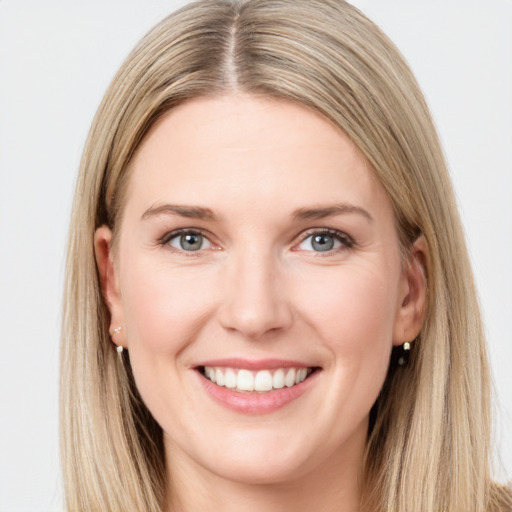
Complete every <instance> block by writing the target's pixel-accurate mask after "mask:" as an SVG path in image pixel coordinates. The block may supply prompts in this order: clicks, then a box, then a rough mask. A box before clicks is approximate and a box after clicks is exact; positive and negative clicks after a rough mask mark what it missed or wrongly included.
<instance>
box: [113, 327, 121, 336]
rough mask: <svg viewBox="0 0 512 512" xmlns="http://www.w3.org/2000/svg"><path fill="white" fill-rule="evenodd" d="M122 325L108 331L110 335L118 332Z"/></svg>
mask: <svg viewBox="0 0 512 512" xmlns="http://www.w3.org/2000/svg"><path fill="white" fill-rule="evenodd" d="M122 329H123V328H122V326H119V327H116V328H115V329H112V330H111V331H110V336H115V335H116V334H119V333H120V332H121V331H122Z"/></svg>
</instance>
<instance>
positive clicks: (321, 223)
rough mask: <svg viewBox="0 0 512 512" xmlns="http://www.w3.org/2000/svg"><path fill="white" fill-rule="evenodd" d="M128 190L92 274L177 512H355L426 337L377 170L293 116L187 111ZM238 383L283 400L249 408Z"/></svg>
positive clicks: (416, 289)
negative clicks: (402, 380)
mask: <svg viewBox="0 0 512 512" xmlns="http://www.w3.org/2000/svg"><path fill="white" fill-rule="evenodd" d="M130 173H131V175H130V178H129V180H130V181H129V185H128V189H127V194H126V197H125V198H124V205H123V215H122V221H121V225H120V227H119V233H118V238H117V240H116V245H115V247H112V246H111V236H112V233H111V232H110V230H109V229H108V228H107V227H105V226H103V227H101V228H99V229H98V230H97V233H96V240H95V243H96V254H97V260H98V265H99V269H100V274H101V276H102V280H103V288H104V294H105V297H106V300H107V303H108V305H109V308H110V312H111V316H112V325H111V327H112V328H115V327H117V326H119V325H122V326H123V329H122V331H121V332H120V333H119V334H116V335H115V336H114V341H115V343H116V344H118V345H122V346H124V347H126V349H127V350H128V351H129V354H130V362H131V365H132V368H133V373H134V376H135V380H136V384H137V387H138V389H139V391H140V394H141V396H142V398H143V400H144V402H145V403H146V405H147V407H148V409H149V410H150V411H151V413H152V414H153V416H154V417H155V419H156V420H157V422H158V423H159V424H160V426H161V427H162V429H163V433H164V445H165V450H166V459H167V466H168V483H169V503H168V506H169V510H173V511H177V510H187V511H196V510H197V511H199V510H205V509H208V510H223V511H227V512H230V511H240V510H243V511H244V512H251V511H253V510H254V511H256V510H258V511H259V510H266V511H287V510H290V511H291V510H293V511H295V512H297V511H299V512H300V511H306V510H308V511H311V510H317V511H324V512H329V511H334V510H336V511H338V512H339V511H345V512H352V511H357V510H359V507H358V502H359V498H360V492H359V485H358V476H359V473H360V470H361V467H362V461H363V454H364V448H365V441H366V435H367V428H368V417H369V411H370V409H371V407H372V404H373V403H374V402H375V400H376V398H377V396H378V393H379V391H380V389H381V387H382V384H383V382H384V379H385V376H386V373H387V370H388V364H389V356H390V351H391V349H392V346H393V345H400V344H402V343H404V342H405V341H411V340H413V339H414V338H415V337H416V335H417V334H418V332H419V330H420V328H421V323H422V318H423V308H424V301H425V279H424V272H423V269H422V264H421V262H422V261H423V258H424V252H425V247H424V243H423V241H422V240H419V241H417V242H416V243H415V244H414V246H413V247H412V248H411V250H410V253H409V255H408V257H406V258H405V260H404V257H403V254H402V253H401V251H400V247H399V244H398V238H397V233H396V229H395V222H394V217H393V211H392V207H391V203H390V201H389V199H388V198H387V196H386V194H385V192H384V190H383V188H382V186H381V185H380V184H379V183H378V182H377V181H376V180H375V179H374V177H373V174H372V171H371V169H370V167H369V164H368V163H367V161H366V160H365V159H364V158H363V157H362V155H361V154H360V153H359V152H358V151H357V149H356V148H355V146H354V145H353V143H352V142H351V141H350V140H349V139H348V138H347V136H346V135H345V134H344V133H343V132H342V131H341V130H339V129H338V128H336V127H334V126H333V125H332V124H331V123H330V122H328V121H327V120H326V119H325V118H323V117H322V116H320V115H319V114H316V113H314V112H312V111H311V110H309V109H307V108H306V107H303V106H299V105H296V104H292V103H290V102H287V101H283V100H275V99H262V98H258V97H255V96H249V95H228V96H224V97H219V98H199V99H195V100H190V101H188V102H186V103H184V104H182V105H180V106H179V107H177V108H176V109H174V110H173V111H172V112H170V113H169V114H167V115H166V116H165V117H164V118H163V119H162V120H160V121H159V122H158V123H157V125H156V126H155V127H153V129H152V130H151V132H150V133H149V135H148V136H147V137H146V138H145V140H144V141H143V143H142V145H141V146H140V147H139V149H138V151H137V153H136V155H135V157H134V158H133V160H132V162H131V164H130ZM177 230H181V231H179V232H177ZM292 368H293V375H294V376H296V374H297V373H299V374H300V375H301V376H300V378H298V382H299V383H298V384H295V382H291V381H290V382H288V384H286V383H285V384H283V382H282V379H281V376H282V375H284V376H285V377H286V375H287V374H288V373H289V372H290V371H291V369H292ZM301 369H302V373H301ZM242 370H243V371H244V372H245V374H250V375H251V376H252V377H250V378H249V381H250V380H251V378H253V379H255V380H256V381H258V382H259V384H258V386H260V385H262V384H261V382H267V384H268V382H269V381H268V379H270V382H271V384H270V386H272V389H267V390H263V389H260V388H258V389H260V390H259V391H250V390H244V386H245V384H242V383H241V380H240V379H241V374H240V372H241V371H242ZM210 371H211V372H213V374H214V376H213V377H211V376H210V377H211V378H213V379H216V380H217V383H213V382H211V380H210V378H209V375H210V374H209V372H210ZM280 372H281V374H282V375H281V376H279V375H278V376H276V374H279V373H280ZM219 373H220V377H219V376H218V375H219ZM228 374H229V376H228ZM258 374H260V375H258ZM233 375H234V376H235V377H233ZM288 377H289V378H291V377H290V376H288ZM233 378H235V381H234V382H236V384H235V387H228V386H227V384H228V381H229V380H230V379H231V381H232V380H233ZM304 378H305V380H303V381H302V379H304ZM219 379H220V381H219ZM237 379H238V380H237ZM258 379H259V380H258ZM223 380H225V383H224V384H223V382H222V381H223ZM244 382H245V381H244ZM219 384H223V385H222V386H221V385H219ZM264 385H265V384H263V386H264ZM230 386H233V382H232V383H231V384H230ZM249 386H250V384H249ZM274 386H275V388H274ZM240 388H242V389H240Z"/></svg>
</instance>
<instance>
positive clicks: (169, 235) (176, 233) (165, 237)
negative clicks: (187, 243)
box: [157, 228, 219, 255]
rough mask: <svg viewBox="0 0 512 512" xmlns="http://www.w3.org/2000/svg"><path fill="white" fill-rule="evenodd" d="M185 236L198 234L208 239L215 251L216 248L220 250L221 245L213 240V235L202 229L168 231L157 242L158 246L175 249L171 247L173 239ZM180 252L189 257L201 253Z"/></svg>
mask: <svg viewBox="0 0 512 512" xmlns="http://www.w3.org/2000/svg"><path fill="white" fill-rule="evenodd" d="M185 234H197V235H201V236H203V237H204V238H206V239H207V240H208V242H210V244H212V246H213V249H214V250H215V249H216V248H219V244H217V243H215V242H214V241H213V240H212V238H213V235H212V234H211V233H209V232H207V231H204V230H203V229H200V228H180V229H175V230H173V231H168V232H167V233H165V234H164V235H163V236H162V237H160V238H159V239H158V240H157V242H158V245H161V246H168V247H169V248H171V249H175V248H174V247H172V246H171V245H169V242H170V241H171V240H172V239H173V238H176V237H178V236H180V235H185ZM175 250H176V251H179V249H175ZM208 250H212V248H210V249H208ZM179 252H187V253H189V255H192V254H193V253H194V252H195V253H197V252H201V251H179Z"/></svg>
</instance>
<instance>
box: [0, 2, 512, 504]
mask: <svg viewBox="0 0 512 512" xmlns="http://www.w3.org/2000/svg"><path fill="white" fill-rule="evenodd" d="M183 3H185V2H184V1H181V2H177V1H172V0H108V1H105V0H89V1H88V2H79V1H78V0H75V1H71V0H45V1H41V0H0V511H1V512H32V511H34V512H40V511H57V510H60V509H61V506H60V501H61V488H60V484H59V469H58V432H57V418H58V408H57V393H58V352H59V348H58V343H59V326H60V296H61V288H62V278H63V267H64V247H65V241H66V230H67V224H68V217H69V212H70V204H71V197H72V190H73V183H74V180H75V176H76V171H77V168H78V163H79V157H80V153H81V150H82V147H83V144H84V140H85V137H86V133H87V130H88V127H89V124H90V122H91V120H92V116H93V114H94V112H95V110H96V107H97V105H98V103H99V101H100V98H101V96H102V94H103V92H104V90H105V88H106V86H107V84H108V83H109V81H110V79H111V78H112V76H113V74H114V72H115V70H116V69H117V68H118V66H119V65H120V64H121V62H122V60H123V59H124V57H125V56H126V55H127V53H128V51H129V50H130V49H131V48H132V46H133V45H134V44H135V42H136V41H137V40H138V39H139V38H140V37H141V36H142V35H143V34H144V33H145V32H146V31H147V30H148V29H149V28H150V27H151V26H152V25H153V24H154V23H155V22H157V21H158V20H160V19H161V18H162V17H163V16H164V15H165V14H167V13H169V12H170V11H172V10H173V9H174V8H175V7H176V6H177V5H181V4H183ZM354 3H355V4H356V5H357V6H358V7H360V8H361V9H362V10H363V11H364V12H366V13H367V14H368V15H369V16H370V17H372V18H373V19H374V20H375V21H376V22H377V23H378V24H379V25H381V27H382V28H383V29H384V30H385V31H386V32H387V33H388V35H390V37H391V38H392V39H393V40H394V41H395V43H396V44H397V45H398V47H399V48H400V49H401V50H402V52H403V53H404V54H405V56H406V58H407V59H408V60H409V62H410V63H411V65H412V68H413V70H414V71H415V73H416V75H417V77H418V79H419V81H420V84H421V86H422V87H423V89H424V91H425V94H426V96H427V98H428V101H429V103H430V105H431V108H432V111H433V114H434V118H435V120H436V123H437V125H438V128H439V131H440V135H441V138H442V140H443V143H444V146H445V150H446V155H447V158H448V161H449V165H450V170H451V172H452V176H453V179H454V182H455V186H456V190H457V195H458V199H459V204H460V207H461V210H462V215H463V219H464V223H465V227H466V231H467V236H468V241H469V246H470V250H471V256H472V259H473V262H474V268H475V273H476V278H477V282H478V287H479V291H480V296H481V303H482V307H483V310H484V314H485V320H486V325H487V331H488V335H489V343H490V355H491V359H492V365H493V370H494V375H495V381H496V388H497V391H498V397H499V403H500V411H499V414H498V418H497V421H496V438H497V446H498V448H497V452H499V454H501V458H502V460H503V467H502V468H501V469H500V468H498V469H497V475H498V476H499V478H501V479H503V478H504V477H505V475H506V474H508V475H510V474H511V473H512V371H511V363H512V334H511V332H512V331H511V329H510V322H511V318H512V200H511V195H512V194H511V193H512V0H486V1H485V2H482V1H481V0H429V1H428V2H427V1H423V0H421V1H420V0H418V1H416V0H357V1H354Z"/></svg>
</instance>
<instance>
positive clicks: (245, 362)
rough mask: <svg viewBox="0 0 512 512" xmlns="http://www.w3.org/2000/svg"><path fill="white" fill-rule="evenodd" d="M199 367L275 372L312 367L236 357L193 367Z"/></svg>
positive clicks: (295, 363)
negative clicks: (279, 369)
mask: <svg viewBox="0 0 512 512" xmlns="http://www.w3.org/2000/svg"><path fill="white" fill-rule="evenodd" d="M201 366H210V367H212V366H213V367H226V368H239V369H243V370H256V371H257V370H275V369H277V368H312V367H313V365H310V364H306V363H303V362H301V361H292V360H290V359H243V358H238V357H233V358H224V359H209V360H207V361H201V362H199V363H197V364H195V365H194V368H198V367H201Z"/></svg>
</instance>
